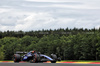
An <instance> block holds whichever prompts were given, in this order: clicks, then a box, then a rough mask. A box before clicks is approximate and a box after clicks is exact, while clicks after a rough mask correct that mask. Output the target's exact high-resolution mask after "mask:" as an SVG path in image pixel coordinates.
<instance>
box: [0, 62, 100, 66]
mask: <svg viewBox="0 0 100 66" xmlns="http://www.w3.org/2000/svg"><path fill="white" fill-rule="evenodd" d="M0 63H14V62H13V61H0ZM19 63H29V62H23V61H21V62H19ZM44 63H51V62H49V61H48V62H44ZM56 63H63V64H100V62H69V61H61V62H56ZM0 66H1V65H0Z"/></svg>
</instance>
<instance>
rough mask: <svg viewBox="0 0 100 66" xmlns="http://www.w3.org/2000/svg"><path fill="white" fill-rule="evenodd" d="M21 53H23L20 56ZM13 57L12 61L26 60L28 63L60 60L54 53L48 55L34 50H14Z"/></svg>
mask: <svg viewBox="0 0 100 66" xmlns="http://www.w3.org/2000/svg"><path fill="white" fill-rule="evenodd" d="M21 54H24V55H22V56H21ZM13 58H14V59H13V60H14V62H20V61H28V62H30V63H38V62H47V61H51V63H56V61H61V58H60V57H59V58H57V56H56V55H55V54H51V56H50V57H49V56H47V55H44V54H41V53H40V52H36V51H30V52H16V53H15V54H14V57H13Z"/></svg>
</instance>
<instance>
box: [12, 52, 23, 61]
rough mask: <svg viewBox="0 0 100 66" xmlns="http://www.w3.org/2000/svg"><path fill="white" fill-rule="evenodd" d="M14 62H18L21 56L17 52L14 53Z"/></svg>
mask: <svg viewBox="0 0 100 66" xmlns="http://www.w3.org/2000/svg"><path fill="white" fill-rule="evenodd" d="M13 60H14V62H20V61H21V57H20V55H19V54H14V59H13Z"/></svg>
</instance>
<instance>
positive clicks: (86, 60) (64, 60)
mask: <svg viewBox="0 0 100 66" xmlns="http://www.w3.org/2000/svg"><path fill="white" fill-rule="evenodd" d="M62 61H63V62H64V61H67V62H100V60H62Z"/></svg>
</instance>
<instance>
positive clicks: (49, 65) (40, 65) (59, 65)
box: [0, 63, 100, 66]
mask: <svg viewBox="0 0 100 66" xmlns="http://www.w3.org/2000/svg"><path fill="white" fill-rule="evenodd" d="M0 66H100V64H73V63H0Z"/></svg>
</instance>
